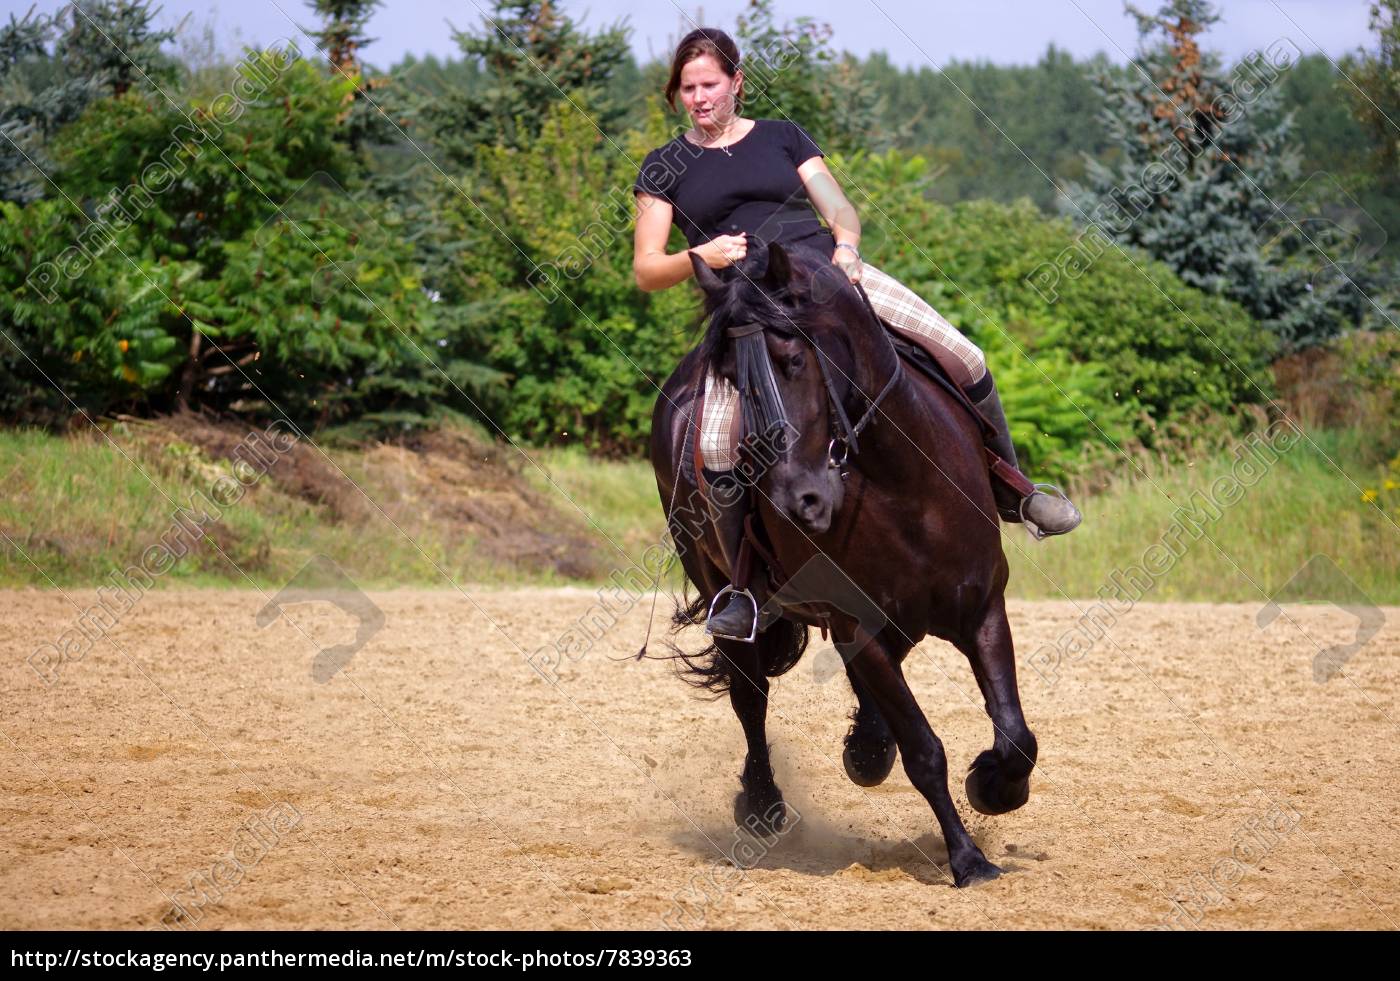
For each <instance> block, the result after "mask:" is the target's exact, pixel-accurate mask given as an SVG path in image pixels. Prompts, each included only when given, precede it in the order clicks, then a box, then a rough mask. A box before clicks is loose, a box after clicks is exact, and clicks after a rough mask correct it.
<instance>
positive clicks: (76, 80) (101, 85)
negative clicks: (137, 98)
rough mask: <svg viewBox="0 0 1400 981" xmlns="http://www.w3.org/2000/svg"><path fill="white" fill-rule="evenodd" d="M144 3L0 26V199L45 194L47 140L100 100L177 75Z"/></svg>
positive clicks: (68, 9)
mask: <svg viewBox="0 0 1400 981" xmlns="http://www.w3.org/2000/svg"><path fill="white" fill-rule="evenodd" d="M153 17H154V12H153V11H152V10H151V9H150V4H149V3H130V2H127V0H119V2H97V3H94V2H80V3H74V4H69V5H67V6H65V7H63V8H62V9H61V10H60V11H59V12H58V14H57V15H55V16H53V17H46V16H44V15H37V16H36V15H35V12H34V10H33V9H32V8H31V9H30V11H29V12H28V13H26V14H25V16H24V19H23V20H16V19H15V16H14V14H11V15H10V22H9V23H8V24H6V25H5V26H4V27H0V200H5V201H19V202H26V201H34V200H37V199H38V198H40V197H43V196H44V195H46V194H48V193H49V191H50V188H49V187H48V183H47V181H46V180H45V178H44V175H45V174H49V173H52V169H53V163H52V161H51V160H50V159H49V156H48V152H47V145H48V141H49V140H50V139H51V138H52V137H53V136H54V134H55V133H57V132H58V130H59V129H61V128H62V127H64V126H66V125H68V124H69V123H71V122H73V121H74V120H76V119H77V118H78V117H79V116H80V115H82V113H83V110H84V109H86V108H87V107H88V106H90V105H92V104H93V103H94V102H97V101H98V100H100V99H102V98H105V97H108V96H113V95H121V94H122V93H124V92H126V91H127V90H128V89H130V88H131V87H132V86H133V85H135V86H141V87H146V85H147V80H148V79H149V80H150V82H151V83H154V84H156V85H168V84H171V83H172V82H173V80H174V79H175V78H176V76H177V66H176V64H175V62H174V60H173V59H171V58H170V57H169V56H167V55H166V54H164V53H163V52H162V51H161V50H160V46H161V45H162V44H163V43H164V42H166V41H168V40H170V39H171V38H173V37H174V32H171V31H156V30H154V29H153V28H152V26H151V20H152V18H153Z"/></svg>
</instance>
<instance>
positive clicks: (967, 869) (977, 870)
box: [953, 852, 1004, 889]
mask: <svg viewBox="0 0 1400 981" xmlns="http://www.w3.org/2000/svg"><path fill="white" fill-rule="evenodd" d="M1003 874H1004V873H1003V871H1002V869H1001V867H1000V866H996V865H993V864H992V863H991V862H989V861H987V859H986V857H985V856H983V855H982V853H981V852H978V853H977V855H976V856H974V857H973V858H972V860H971V861H968V862H966V863H963V864H962V865H958V864H957V863H954V864H953V885H955V886H957V887H958V888H959V889H966V888H967V887H968V886H976V885H980V884H982V883H983V882H991V881H992V880H993V879H999V878H1001V877H1002V875H1003Z"/></svg>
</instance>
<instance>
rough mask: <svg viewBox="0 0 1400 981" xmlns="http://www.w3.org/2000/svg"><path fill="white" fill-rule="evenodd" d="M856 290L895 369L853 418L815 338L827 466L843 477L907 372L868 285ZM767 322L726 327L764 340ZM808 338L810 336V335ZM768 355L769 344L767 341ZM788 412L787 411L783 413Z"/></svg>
mask: <svg viewBox="0 0 1400 981" xmlns="http://www.w3.org/2000/svg"><path fill="white" fill-rule="evenodd" d="M853 285H854V286H855V288H856V292H858V293H859V294H860V298H861V300H862V301H863V302H864V304H865V309H866V311H867V312H868V313H869V314H870V319H871V322H872V323H873V324H874V326H875V328H876V332H877V333H878V334H879V335H880V336H881V337H883V338H884V339H885V344H886V345H887V346H888V347H889V350H890V353H891V354H892V355H893V356H894V370H893V371H891V372H890V377H889V380H888V381H886V382H885V386H884V388H882V389H880V393H879V394H878V395H876V396H875V398H873V399H870V404H869V405H868V406H867V407H866V409H865V411H864V412H863V413H861V415H860V418H859V419H857V420H856V421H855V422H851V417H850V416H849V415H848V414H847V412H846V407H845V406H844V405H843V404H842V403H841V399H840V398H839V397H838V396H837V394H836V383H835V381H834V380H833V379H832V376H831V366H830V364H829V362H830V358H829V356H828V355H827V353H826V352H825V351H823V350H822V348H821V345H819V344H818V343H817V342H816V341H815V340H812V342H811V343H812V347H813V349H814V350H815V351H816V352H817V365H818V367H820V369H821V374H822V384H823V385H824V386H825V387H826V401H827V419H828V423H829V425H830V427H831V442H830V443H828V444H827V448H826V454H827V466H828V467H830V468H832V469H838V470H840V471H841V479H842V480H845V479H846V478H847V477H849V476H850V464H851V457H852V456H858V455H859V454H860V434H861V433H862V432H864V431H865V429H866V427H868V426H869V425H870V423H872V422H874V420H875V413H876V411H877V410H878V409H879V408H880V403H881V402H883V401H884V400H885V398H886V397H887V396H888V395H889V394H890V392H892V391H894V387H895V386H896V385H897V384H899V380H900V378H902V377H903V375H904V361H903V359H902V358H901V357H900V356H899V352H898V351H896V350H895V347H894V343H893V342H892V341H891V340H890V339H889V336H888V335H887V334H886V333H885V328H884V325H883V324H881V322H880V317H879V315H878V314H877V313H876V312H875V308H874V306H873V305H871V303H870V297H868V296H866V294H865V289H864V287H862V286H861V285H860V284H859V283H855V284H853ZM763 330H764V326H763V324H761V323H757V322H754V323H747V324H739V325H736V326H734V327H730V328H728V329H727V330H726V331H725V334H726V336H728V337H730V338H731V339H734V340H739V339H741V338H750V337H755V338H756V340H757V341H758V343H763V339H762V337H761V336H756V335H761V334H762V333H763ZM809 340H811V339H810V338H809ZM765 357H766V345H765ZM773 396H774V398H777V399H778V400H779V404H781V396H778V394H777V392H776V389H775V390H774V392H773ZM740 397H741V398H744V399H752V398H753V397H754V393H753V391H752V390H750V389H748V387H747V386H744V387H741V390H740ZM784 415H786V413H784Z"/></svg>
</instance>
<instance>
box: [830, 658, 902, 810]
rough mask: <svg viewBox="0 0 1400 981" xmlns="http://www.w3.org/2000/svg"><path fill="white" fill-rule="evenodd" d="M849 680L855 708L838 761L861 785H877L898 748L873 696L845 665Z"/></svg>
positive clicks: (892, 764) (891, 764)
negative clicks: (853, 693) (849, 729)
mask: <svg viewBox="0 0 1400 981" xmlns="http://www.w3.org/2000/svg"><path fill="white" fill-rule="evenodd" d="M846 674H847V676H848V677H849V678H850V680H851V689H852V690H853V691H854V692H855V693H856V710H855V713H854V715H852V716H851V731H850V732H848V733H846V748H845V751H844V752H842V754H841V762H842V763H844V764H845V765H846V776H848V777H850V778H851V780H852V782H854V783H855V784H857V785H859V786H861V787H877V786H879V785H880V784H882V783H884V782H885V778H886V777H888V776H889V775H890V771H891V770H893V769H894V761H895V757H896V756H898V755H899V747H898V746H897V745H896V744H895V738H894V733H893V732H891V731H890V727H889V724H888V723H886V722H885V717H884V716H883V715H881V714H880V708H879V706H877V705H876V704H875V698H874V696H872V695H871V694H870V692H869V691H867V690H866V687H865V685H864V684H862V683H861V681H860V679H859V678H857V677H856V676H855V672H853V671H851V669H850V666H849V665H847V667H846Z"/></svg>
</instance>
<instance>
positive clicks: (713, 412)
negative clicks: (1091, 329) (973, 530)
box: [700, 263, 987, 470]
mask: <svg viewBox="0 0 1400 981" xmlns="http://www.w3.org/2000/svg"><path fill="white" fill-rule="evenodd" d="M860 282H861V285H862V286H864V287H865V293H866V295H867V296H869V297H870V305H871V306H872V307H874V308H875V312H876V313H877V314H878V315H879V317H880V319H881V320H883V321H884V322H885V325H886V326H888V327H890V328H892V329H893V330H895V331H896V332H898V333H899V334H900V335H901V336H903V337H905V338H907V339H908V340H910V341H913V342H914V343H915V344H918V345H919V346H920V347H922V348H923V349H924V350H926V351H928V353H929V354H931V355H932V356H933V357H934V358H935V359H937V361H938V363H939V364H940V365H942V366H943V368H944V369H945V370H946V371H947V372H948V373H949V374H950V375H952V377H953V380H954V381H955V382H957V383H958V384H959V385H961V386H962V387H963V388H967V387H969V386H971V385H973V384H974V383H976V382H979V381H981V380H982V377H983V376H984V375H985V374H986V373H987V361H986V358H984V357H983V356H982V351H981V350H980V349H979V348H978V347H977V345H975V344H973V343H972V342H971V341H969V340H968V339H967V338H966V337H964V336H963V335H962V334H960V333H958V329H957V328H956V327H954V326H953V325H952V324H950V323H948V321H946V320H944V319H943V317H942V316H941V315H940V314H939V313H938V311H937V310H935V309H934V308H933V307H931V306H929V305H928V304H927V303H925V302H924V301H923V300H922V299H921V298H920V297H919V296H918V294H916V293H915V292H914V291H913V290H911V289H909V287H907V286H905V285H904V284H903V283H901V282H899V280H897V279H895V278H894V277H892V276H889V275H887V274H886V273H884V272H881V271H880V270H879V269H876V268H875V267H874V266H872V265H870V264H869V263H865V264H863V265H862V267H861V277H860ZM741 428H742V421H741V419H740V413H739V392H738V390H737V389H735V387H734V386H733V385H731V384H730V383H729V382H728V381H726V380H725V379H724V378H721V377H720V376H719V375H716V374H715V373H714V371H713V370H711V371H709V372H708V373H707V374H706V376H705V409H704V413H703V415H702V418H701V421H700V455H701V457H702V458H703V460H704V464H705V466H706V467H707V468H709V469H710V470H730V469H732V468H733V467H734V464H735V463H736V462H737V460H736V459H735V448H736V447H737V446H738V445H739V439H740V436H741V435H742V434H741V432H740V430H741Z"/></svg>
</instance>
